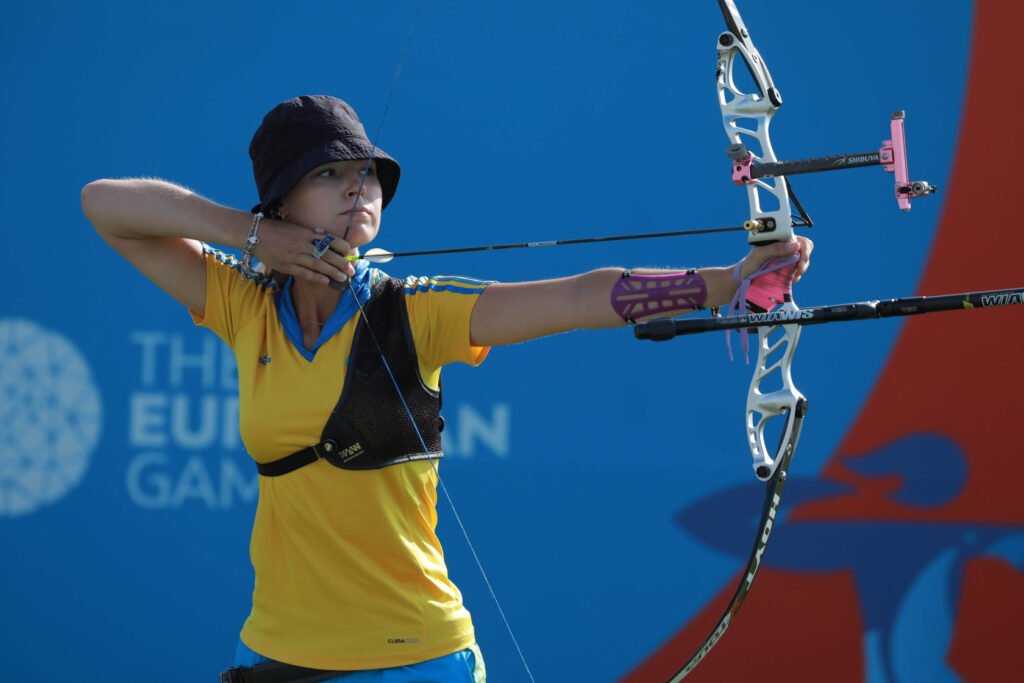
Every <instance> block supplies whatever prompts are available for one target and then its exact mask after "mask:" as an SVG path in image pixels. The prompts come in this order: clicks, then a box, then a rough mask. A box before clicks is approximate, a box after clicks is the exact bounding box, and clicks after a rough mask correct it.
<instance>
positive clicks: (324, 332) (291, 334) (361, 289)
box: [276, 261, 376, 362]
mask: <svg viewBox="0 0 1024 683" xmlns="http://www.w3.org/2000/svg"><path fill="white" fill-rule="evenodd" d="M375 270H376V268H370V264H369V263H367V262H366V261H356V274H355V275H353V276H352V277H351V278H350V280H349V289H351V290H352V292H355V295H356V297H355V298H358V299H359V306H365V305H366V302H367V301H369V300H370V294H371V287H370V281H371V280H372V277H371V275H372V272H373V271H375ZM294 283H295V278H293V277H289V278H288V280H287V281H286V282H285V283H284V288H283V289H282V290H281V292H280V294H278V296H277V302H276V303H277V317H278V319H279V320H280V321H281V325H282V326H283V327H284V333H285V335H286V336H287V337H288V339H289V341H291V343H292V346H294V347H295V350H296V351H298V352H299V354H301V355H302V357H303V358H305V359H306V360H308V361H309V362H313V358H314V357H315V356H316V352H317V350H318V349H319V348H320V347H321V346H323V345H324V344H325V343H326V342H327V340H329V339H330V338H331V337H333V336H334V335H335V334H337V333H338V331H339V330H341V328H343V327H344V326H345V324H346V323H348V321H349V320H351V319H352V316H354V315H358V314H359V307H358V306H356V301H355V298H353V297H352V294H351V293H349V292H342V293H341V296H340V297H338V305H337V306H335V308H334V311H333V312H332V313H331V317H329V318H328V319H327V322H325V323H324V326H323V328H322V329H321V330H320V336H319V337H317V340H316V342H315V343H314V344H313V348H312V349H307V348H306V346H305V344H304V343H303V341H302V325H300V324H299V316H298V314H297V313H296V311H295V302H294V301H292V285H293V284H294Z"/></svg>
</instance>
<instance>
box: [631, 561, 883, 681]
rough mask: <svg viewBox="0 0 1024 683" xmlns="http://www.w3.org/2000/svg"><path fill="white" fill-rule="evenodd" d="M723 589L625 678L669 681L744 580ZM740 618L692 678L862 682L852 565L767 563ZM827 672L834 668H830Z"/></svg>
mask: <svg viewBox="0 0 1024 683" xmlns="http://www.w3.org/2000/svg"><path fill="white" fill-rule="evenodd" d="M739 580H740V577H739V576H736V577H734V578H733V579H732V580H731V581H730V582H729V588H728V589H726V590H725V591H723V592H721V593H719V594H718V596H717V597H716V598H715V599H714V600H712V601H711V602H710V603H708V605H707V606H706V607H705V608H704V610H703V611H701V613H700V614H699V615H698V616H697V617H696V618H694V619H693V621H691V622H690V623H689V624H687V625H686V627H685V628H684V629H683V630H681V631H679V632H678V633H676V634H675V635H674V636H672V638H671V639H670V640H669V641H668V642H666V643H665V644H664V645H662V646H661V647H660V648H659V649H658V650H657V651H656V652H655V653H654V654H653V655H651V657H650V658H648V659H647V660H646V661H645V662H643V664H641V665H640V666H638V667H637V668H636V669H634V670H633V671H631V672H630V673H629V674H628V675H627V676H626V677H625V678H623V679H621V681H620V683H665V681H667V680H668V679H669V678H670V677H671V676H672V675H673V674H675V673H676V671H677V670H678V669H679V668H680V667H681V666H682V665H683V664H685V663H686V660H687V659H689V657H690V655H692V654H693V652H694V651H695V650H696V649H697V647H698V646H699V645H700V644H701V643H702V642H703V639H704V638H705V637H706V636H707V635H708V633H710V632H711V629H712V628H714V626H715V624H716V623H717V622H718V619H719V618H720V617H721V616H722V611H723V610H724V609H725V606H726V605H727V604H728V602H729V598H730V597H731V596H732V590H733V587H734V586H735V585H736V584H738V583H739ZM754 584H755V586H756V588H755V590H753V591H752V592H751V594H750V595H749V596H748V597H747V600H746V601H745V602H744V603H743V608H742V609H741V610H740V612H739V615H738V616H737V618H736V620H735V621H733V622H732V624H731V625H730V626H729V629H728V630H727V631H726V632H725V635H724V636H723V637H722V639H721V640H720V641H719V642H718V644H717V645H715V647H714V649H712V650H711V652H710V654H708V656H707V658H706V659H705V660H704V661H703V662H701V663H700V665H699V666H698V667H697V668H696V669H695V670H694V671H693V672H692V673H691V674H690V675H689V676H687V677H686V680H687V681H694V683H700V682H701V681H706V682H708V683H711V682H720V681H767V680H772V674H773V672H774V673H775V674H777V679H776V680H785V681H787V682H788V683H804V682H805V681H806V682H807V683H820V682H821V681H822V680H825V678H827V680H829V681H830V682H832V683H860V681H862V680H863V657H862V655H861V648H860V640H861V631H862V627H861V621H860V607H859V606H858V603H857V591H856V589H855V588H854V585H853V580H852V579H851V578H850V575H849V574H847V573H831V574H798V573H795V572H781V571H777V570H773V569H770V568H768V567H762V569H761V570H760V571H759V572H758V573H757V579H756V580H755V582H754ZM826 672H827V676H825V674H826Z"/></svg>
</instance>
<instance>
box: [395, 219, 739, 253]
mask: <svg viewBox="0 0 1024 683" xmlns="http://www.w3.org/2000/svg"><path fill="white" fill-rule="evenodd" d="M741 230H745V228H743V227H742V226H736V227H729V228H703V229H699V230H673V231H670V232H649V233H644V234H641V235H611V236H608V237H580V238H577V239H569V240H548V241H542V242H514V243H511V244H491V245H486V246H479V247H458V248H455V249H427V250H423V251H403V252H399V253H397V254H391V257H392V258H397V257H399V256H437V255H440V254H466V253H469V252H476V251H501V250H504V249H534V248H537V247H564V246H568V245H571V244H595V243H598V242H622V241H625V240H643V239H653V238H656V237H682V236H685V235H709V234H714V233H720V232H737V231H741Z"/></svg>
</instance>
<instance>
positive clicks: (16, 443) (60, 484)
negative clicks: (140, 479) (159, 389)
mask: <svg viewBox="0 0 1024 683" xmlns="http://www.w3.org/2000/svg"><path fill="white" fill-rule="evenodd" d="M102 418H103V405H102V402H101V400H100V395H99V391H98V390H97V388H96V384H95V383H94V382H93V379H92V373H91V372H90V371H89V366H88V364H87V363H86V361H85V358H83V357H82V354H80V353H79V352H78V350H77V349H76V348H75V347H74V345H73V344H72V343H71V342H70V341H68V340H67V338H65V337H64V336H62V335H60V334H57V333H55V332H51V331H49V330H45V329H43V328H42V327H40V326H38V325H36V324H35V323H33V322H30V321H28V320H23V319H17V318H13V319H12V318H7V319H4V318H0V517H18V516H20V515H26V514H29V513H30V512H34V511H35V510H37V509H39V508H40V507H43V506H45V505H49V504H51V503H54V502H56V501H57V500H60V499H61V498H63V497H64V496H65V495H67V493H68V492H69V491H71V489H73V488H74V487H75V486H76V485H78V482H80V481H81V479H82V476H83V475H84V474H85V471H86V469H87V468H88V466H89V456H90V455H91V454H92V452H93V449H94V448H95V447H96V443H97V441H99V436H100V428H101V426H102Z"/></svg>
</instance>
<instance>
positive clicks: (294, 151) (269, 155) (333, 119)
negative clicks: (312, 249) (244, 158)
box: [249, 95, 401, 213]
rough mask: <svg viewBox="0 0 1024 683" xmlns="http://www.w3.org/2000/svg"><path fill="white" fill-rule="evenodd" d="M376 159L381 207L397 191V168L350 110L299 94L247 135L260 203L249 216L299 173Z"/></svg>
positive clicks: (267, 207)
mask: <svg viewBox="0 0 1024 683" xmlns="http://www.w3.org/2000/svg"><path fill="white" fill-rule="evenodd" d="M371 157H372V158H373V159H376V161H377V178H378V179H379V180H380V185H381V189H382V190H383V206H384V207H386V206H387V205H388V202H390V201H391V198H392V197H394V196H395V190H397V189H398V178H399V176H400V175H401V168H400V167H399V165H398V162H397V161H395V160H394V159H392V158H391V157H390V156H388V155H387V154H386V153H385V152H384V151H383V150H381V149H379V148H378V149H374V146H373V143H371V142H370V140H369V138H367V137H366V130H365V129H364V128H363V124H362V123H360V121H359V117H358V116H356V112H355V110H354V109H352V107H350V106H349V105H348V104H347V103H346V102H343V101H341V100H339V99H337V98H335V97H330V96H328V95H303V96H302V97H294V98H292V99H290V100H286V101H284V102H282V103H281V104H279V105H277V106H276V107H274V108H273V109H271V110H270V112H269V113H268V114H267V115H266V116H265V117H263V123H261V124H260V127H259V128H258V129H257V130H256V134H255V135H253V136H252V142H251V143H250V144H249V158H250V159H252V172H253V176H254V177H255V179H256V188H257V190H258V191H259V194H260V203H259V204H257V205H256V206H254V207H253V208H252V212H253V213H256V212H258V211H262V212H264V213H267V212H268V211H272V210H274V209H276V208H277V205H278V204H279V203H280V201H281V199H282V198H284V196H285V195H286V194H288V192H290V191H291V189H292V188H293V187H295V185H296V183H298V182H299V180H301V179H302V177H303V176H304V175H306V174H307V173H309V172H310V171H312V170H313V169H314V168H316V167H317V166H320V165H322V164H326V163H330V162H332V161H355V160H363V161H366V160H368V159H370V158H371Z"/></svg>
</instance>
